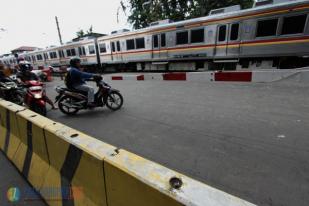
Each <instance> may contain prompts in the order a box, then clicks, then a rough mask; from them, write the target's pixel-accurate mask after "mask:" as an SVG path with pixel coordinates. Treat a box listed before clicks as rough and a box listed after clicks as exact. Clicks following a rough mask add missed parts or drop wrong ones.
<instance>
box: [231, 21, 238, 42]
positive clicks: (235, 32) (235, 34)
mask: <svg viewBox="0 0 309 206" xmlns="http://www.w3.org/2000/svg"><path fill="white" fill-rule="evenodd" d="M238 34H239V24H232V27H231V35H230V40H231V41H235V40H237V39H238Z"/></svg>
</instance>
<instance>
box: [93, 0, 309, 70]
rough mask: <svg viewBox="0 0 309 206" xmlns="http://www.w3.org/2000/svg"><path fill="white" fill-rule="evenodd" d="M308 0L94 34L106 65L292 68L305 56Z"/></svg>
mask: <svg viewBox="0 0 309 206" xmlns="http://www.w3.org/2000/svg"><path fill="white" fill-rule="evenodd" d="M308 13H309V1H308V0H294V1H289V0H273V1H271V0H264V1H257V3H256V4H255V6H254V8H251V9H245V10H241V9H240V6H237V5H236V6H233V7H227V8H222V9H216V10H213V11H211V12H210V15H209V16H206V17H202V18H196V19H190V20H186V21H179V22H175V23H170V22H169V21H163V22H157V23H155V24H153V25H152V26H150V27H148V28H144V29H140V30H136V31H131V32H127V31H125V32H119V33H117V32H116V33H115V34H112V35H110V36H106V37H101V38H98V40H97V41H98V47H99V52H100V53H99V54H100V60H101V62H102V64H103V66H105V67H109V66H114V67H115V68H119V65H125V67H127V68H133V69H135V70H158V69H159V70H162V69H168V70H196V69H200V68H204V69H216V70H217V69H223V68H224V69H241V68H246V69H247V68H253V69H256V68H293V67H300V66H305V65H308V63H309V61H308V58H307V57H309V47H308V46H309V36H308V35H309V25H308Z"/></svg>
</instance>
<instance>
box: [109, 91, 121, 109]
mask: <svg viewBox="0 0 309 206" xmlns="http://www.w3.org/2000/svg"><path fill="white" fill-rule="evenodd" d="M105 103H106V106H107V107H108V108H109V109H110V110H113V111H116V110H119V109H120V108H121V107H122V105H123V97H122V95H121V94H120V93H119V92H117V91H112V92H110V93H109V94H108V96H107V98H106V102H105Z"/></svg>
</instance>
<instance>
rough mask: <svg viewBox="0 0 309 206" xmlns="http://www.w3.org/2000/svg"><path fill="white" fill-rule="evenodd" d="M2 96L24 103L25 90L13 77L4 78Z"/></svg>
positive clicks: (17, 102) (0, 85)
mask: <svg viewBox="0 0 309 206" xmlns="http://www.w3.org/2000/svg"><path fill="white" fill-rule="evenodd" d="M0 97H1V98H3V99H4V100H7V101H10V102H13V103H15V104H18V105H23V99H24V98H23V97H24V94H23V90H22V88H21V87H20V86H19V85H18V84H17V83H16V82H14V80H13V79H11V78H8V77H7V78H5V79H2V80H1V82H0Z"/></svg>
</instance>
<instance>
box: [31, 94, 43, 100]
mask: <svg viewBox="0 0 309 206" xmlns="http://www.w3.org/2000/svg"><path fill="white" fill-rule="evenodd" d="M33 97H34V98H35V99H41V98H42V93H36V94H34V95H33Z"/></svg>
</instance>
